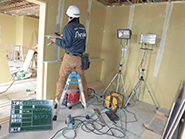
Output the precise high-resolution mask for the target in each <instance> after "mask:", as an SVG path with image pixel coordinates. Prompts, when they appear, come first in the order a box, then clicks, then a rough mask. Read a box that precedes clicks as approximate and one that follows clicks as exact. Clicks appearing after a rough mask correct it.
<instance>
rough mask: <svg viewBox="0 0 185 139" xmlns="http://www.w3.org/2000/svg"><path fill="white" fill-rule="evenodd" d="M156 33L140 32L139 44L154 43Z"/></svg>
mask: <svg viewBox="0 0 185 139" xmlns="http://www.w3.org/2000/svg"><path fill="white" fill-rule="evenodd" d="M156 40H157V35H156V34H143V33H142V34H141V37H140V43H141V44H152V45H156Z"/></svg>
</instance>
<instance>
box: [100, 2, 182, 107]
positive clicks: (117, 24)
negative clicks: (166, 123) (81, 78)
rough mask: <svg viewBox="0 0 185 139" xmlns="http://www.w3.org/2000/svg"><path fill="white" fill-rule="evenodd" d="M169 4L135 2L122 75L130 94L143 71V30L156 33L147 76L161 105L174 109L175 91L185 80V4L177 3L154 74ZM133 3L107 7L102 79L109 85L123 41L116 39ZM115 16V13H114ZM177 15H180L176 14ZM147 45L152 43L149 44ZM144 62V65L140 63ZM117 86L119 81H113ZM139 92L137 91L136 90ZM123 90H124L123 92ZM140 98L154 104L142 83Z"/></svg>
mask: <svg viewBox="0 0 185 139" xmlns="http://www.w3.org/2000/svg"><path fill="white" fill-rule="evenodd" d="M166 7H167V4H148V5H135V11H134V17H133V21H132V38H131V40H130V43H129V46H128V47H127V58H126V63H125V65H124V67H123V68H122V75H123V78H124V82H125V86H126V91H127V94H128V95H129V94H131V92H132V90H133V89H134V87H135V85H136V83H137V82H138V81H139V77H140V76H141V74H140V73H139V72H138V67H139V66H140V70H141V68H142V63H141V60H142V58H143V55H144V53H145V52H144V51H143V50H141V49H140V47H141V44H139V40H140V34H141V33H154V34H157V46H154V49H153V51H147V57H146V64H145V71H144V79H145V81H146V84H147V86H148V88H149V90H150V92H151V94H152V96H153V98H154V100H155V102H156V103H157V105H158V106H161V107H166V108H171V105H172V103H173V101H174V99H175V95H176V90H177V88H178V85H179V83H180V81H181V80H184V79H185V73H184V70H185V65H184V64H183V59H184V58H185V55H184V52H185V47H183V46H184V44H185V40H184V39H183V37H182V36H184V31H183V30H184V28H185V26H184V24H185V22H184V20H185V14H184V13H185V12H184V10H185V4H184V3H174V4H173V9H172V13H171V16H170V20H169V23H168V24H169V27H168V30H167V34H165V35H166V41H165V47H164V53H163V58H162V63H161V66H160V69H159V73H158V74H157V76H156V77H155V76H154V69H155V66H156V58H157V54H158V51H159V49H161V44H160V42H161V38H162V34H163V31H164V28H163V25H164V22H165V18H167V16H166ZM129 10H130V6H122V7H109V8H107V14H106V21H105V22H106V24H105V32H104V38H103V45H102V54H101V57H102V58H105V61H104V62H103V65H102V72H101V80H102V81H103V83H104V85H108V83H109V82H110V81H111V79H112V78H113V76H114V75H115V74H116V73H117V72H118V68H119V62H120V58H121V45H119V43H120V40H119V39H117V36H116V33H117V29H119V28H123V29H126V28H127V26H128V16H129ZM115 15H116V16H115ZM177 15H178V16H177ZM147 47H148V48H151V46H149V45H147ZM140 64H141V65H140ZM114 85H116V82H114ZM137 91H138V90H137ZM122 93H123V92H122ZM140 99H141V100H142V101H145V102H148V103H151V104H153V102H152V99H151V97H150V95H149V94H148V93H147V88H146V87H145V86H144V83H142V87H141V92H140Z"/></svg>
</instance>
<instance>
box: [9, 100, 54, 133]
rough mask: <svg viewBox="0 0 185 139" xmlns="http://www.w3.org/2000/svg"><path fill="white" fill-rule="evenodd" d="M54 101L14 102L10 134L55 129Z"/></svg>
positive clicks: (12, 104) (11, 112)
mask: <svg viewBox="0 0 185 139" xmlns="http://www.w3.org/2000/svg"><path fill="white" fill-rule="evenodd" d="M52 118H53V100H13V101H12V103H11V111H10V124H9V132H10V133H16V132H25V131H39V130H52V129H53V119H52Z"/></svg>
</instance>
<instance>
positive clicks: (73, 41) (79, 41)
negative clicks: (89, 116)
mask: <svg viewBox="0 0 185 139" xmlns="http://www.w3.org/2000/svg"><path fill="white" fill-rule="evenodd" d="M66 14H67V20H68V24H67V25H66V26H65V27H64V30H63V34H61V37H62V38H61V39H60V38H52V39H51V41H52V42H54V43H56V44H57V45H59V46H60V47H62V48H64V49H65V50H66V52H65V54H64V56H63V60H62V64H61V67H60V71H59V79H58V82H57V84H56V99H55V101H56V103H57V104H58V102H59V101H60V98H61V95H62V92H63V89H64V86H65V83H66V80H67V78H68V75H69V74H70V72H71V70H73V69H74V70H75V71H76V72H77V73H78V74H80V78H81V82H82V87H83V91H84V95H85V99H86V100H87V82H86V79H85V76H84V71H83V70H82V69H81V57H80V55H82V54H83V52H85V47H86V30H85V27H84V25H82V24H80V20H79V18H80V10H79V8H78V7H76V6H69V8H68V9H67V12H66ZM81 102H82V99H81Z"/></svg>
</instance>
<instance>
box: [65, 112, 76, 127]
mask: <svg viewBox="0 0 185 139" xmlns="http://www.w3.org/2000/svg"><path fill="white" fill-rule="evenodd" d="M65 122H66V124H67V127H68V128H73V126H74V125H75V119H74V117H71V114H70V115H68V117H67V121H65Z"/></svg>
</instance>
